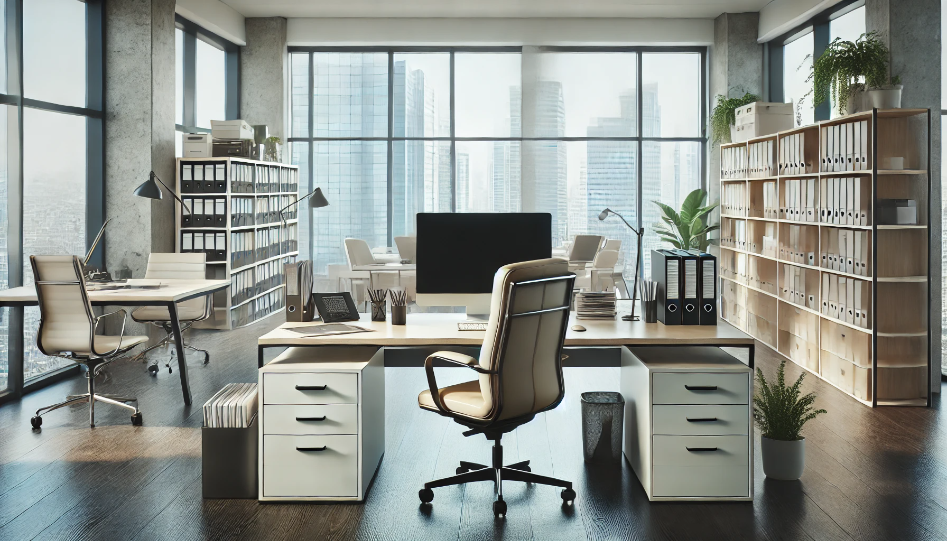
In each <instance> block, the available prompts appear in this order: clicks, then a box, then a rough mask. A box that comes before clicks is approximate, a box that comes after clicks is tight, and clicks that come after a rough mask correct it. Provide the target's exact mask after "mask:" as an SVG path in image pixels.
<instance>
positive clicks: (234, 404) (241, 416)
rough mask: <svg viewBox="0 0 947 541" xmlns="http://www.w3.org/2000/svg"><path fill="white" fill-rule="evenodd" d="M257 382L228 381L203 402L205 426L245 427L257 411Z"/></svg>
mask: <svg viewBox="0 0 947 541" xmlns="http://www.w3.org/2000/svg"><path fill="white" fill-rule="evenodd" d="M256 391H257V384H256V383H230V384H228V385H227V386H225V387H224V388H223V389H221V390H220V391H218V392H217V394H215V395H214V396H212V397H211V399H210V400H208V401H207V402H205V403H204V427H205V428H247V427H248V426H250V423H251V422H252V420H253V417H254V416H255V415H256V412H257V393H256Z"/></svg>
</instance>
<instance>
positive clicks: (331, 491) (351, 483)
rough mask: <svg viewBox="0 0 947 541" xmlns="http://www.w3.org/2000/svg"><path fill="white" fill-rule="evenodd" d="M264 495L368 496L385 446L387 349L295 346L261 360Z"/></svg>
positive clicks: (279, 498) (284, 498)
mask: <svg viewBox="0 0 947 541" xmlns="http://www.w3.org/2000/svg"><path fill="white" fill-rule="evenodd" d="M259 388H260V404H262V406H261V407H262V414H261V416H260V423H259V425H260V468H259V475H260V483H259V484H260V495H259V499H260V501H319V500H326V501H362V500H364V499H365V493H366V492H367V490H368V486H369V485H370V484H371V481H372V478H373V477H374V475H375V472H376V471H377V469H378V466H379V464H380V462H381V457H382V455H383V454H384V452H385V368H384V350H383V349H380V348H376V347H333V346H322V347H293V348H288V349H287V350H286V351H284V352H283V353H282V354H281V355H280V356H279V357H277V358H276V359H274V360H273V361H271V362H270V363H269V364H267V365H265V366H264V367H263V368H260V383H259Z"/></svg>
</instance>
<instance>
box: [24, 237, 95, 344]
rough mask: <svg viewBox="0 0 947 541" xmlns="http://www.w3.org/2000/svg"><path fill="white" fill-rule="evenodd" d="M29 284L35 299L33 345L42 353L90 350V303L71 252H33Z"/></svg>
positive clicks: (80, 268)
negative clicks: (37, 315)
mask: <svg viewBox="0 0 947 541" xmlns="http://www.w3.org/2000/svg"><path fill="white" fill-rule="evenodd" d="M30 265H31V266H32V267H33V284H34V285H35V286H36V296H37V298H38V300H39V312H40V322H39V333H38V334H37V335H36V347H37V348H39V350H40V351H41V352H43V354H44V355H57V354H63V353H67V352H69V353H71V352H84V353H88V352H90V351H92V340H93V338H92V334H93V331H94V323H93V316H92V306H91V305H90V304H89V296H88V294H87V293H86V290H85V279H83V277H82V262H81V261H80V260H79V258H78V257H76V256H74V255H33V256H30Z"/></svg>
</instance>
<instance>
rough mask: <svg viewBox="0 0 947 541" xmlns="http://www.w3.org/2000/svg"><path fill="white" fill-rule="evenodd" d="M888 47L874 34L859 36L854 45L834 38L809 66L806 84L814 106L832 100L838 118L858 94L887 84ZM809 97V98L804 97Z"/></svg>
mask: <svg viewBox="0 0 947 541" xmlns="http://www.w3.org/2000/svg"><path fill="white" fill-rule="evenodd" d="M888 58H889V51H888V46H887V45H885V43H884V42H883V41H882V40H881V38H880V36H879V34H878V33H877V32H868V33H866V34H862V35H861V36H859V37H858V39H857V40H855V41H854V42H851V41H845V40H843V39H841V38H835V39H834V40H832V43H829V46H828V47H827V48H826V49H825V52H823V53H822V55H821V56H819V58H817V59H816V60H815V62H813V63H812V71H811V72H810V73H809V77H808V78H807V79H806V82H812V91H811V92H812V93H813V94H814V96H813V98H814V99H813V105H820V104H822V103H825V102H826V100H828V99H829V96H830V95H831V96H832V99H834V100H835V103H836V104H837V105H838V112H839V114H845V113H846V110H847V106H848V102H849V100H851V99H852V97H853V96H854V94H855V93H856V92H858V91H861V90H865V88H866V86H867V87H868V88H879V87H881V86H884V85H885V84H887V83H888ZM806 95H808V94H806Z"/></svg>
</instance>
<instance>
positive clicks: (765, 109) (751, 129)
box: [730, 101, 792, 143]
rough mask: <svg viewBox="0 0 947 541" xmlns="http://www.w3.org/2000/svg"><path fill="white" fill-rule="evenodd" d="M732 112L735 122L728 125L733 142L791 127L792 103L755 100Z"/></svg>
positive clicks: (741, 141) (740, 141)
mask: <svg viewBox="0 0 947 541" xmlns="http://www.w3.org/2000/svg"><path fill="white" fill-rule="evenodd" d="M734 114H735V116H736V123H735V124H734V125H733V126H730V140H731V141H732V142H734V143H743V142H745V141H747V140H749V139H752V138H754V137H761V136H763V135H771V134H774V133H776V132H779V131H783V130H789V129H792V103H769V102H765V101H755V102H753V103H751V104H749V105H744V106H743V107H738V108H737V109H736V111H734Z"/></svg>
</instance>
